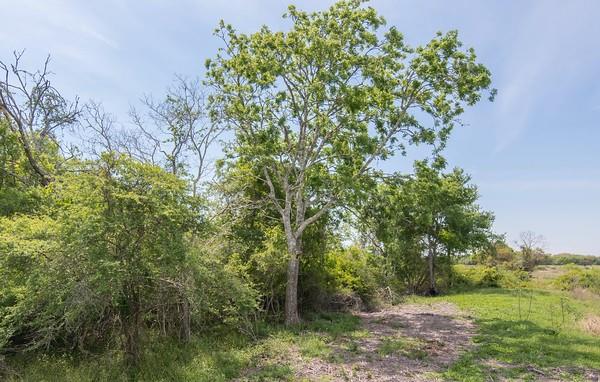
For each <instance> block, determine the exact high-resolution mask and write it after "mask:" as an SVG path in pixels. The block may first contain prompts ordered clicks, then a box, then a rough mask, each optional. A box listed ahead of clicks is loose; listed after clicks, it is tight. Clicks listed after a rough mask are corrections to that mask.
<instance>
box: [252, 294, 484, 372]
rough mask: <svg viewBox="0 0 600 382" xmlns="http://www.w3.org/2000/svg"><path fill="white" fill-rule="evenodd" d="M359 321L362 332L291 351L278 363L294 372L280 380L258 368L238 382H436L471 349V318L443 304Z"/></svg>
mask: <svg viewBox="0 0 600 382" xmlns="http://www.w3.org/2000/svg"><path fill="white" fill-rule="evenodd" d="M359 317H360V320H361V322H360V328H361V330H359V331H355V332H353V333H351V334H347V335H342V336H339V337H337V338H335V339H332V340H330V341H327V340H325V341H324V342H321V343H319V341H320V339H319V338H315V339H313V340H312V341H313V342H312V343H311V342H310V341H308V342H305V343H300V344H298V346H292V347H290V349H289V351H288V352H287V353H288V354H287V355H286V356H285V357H283V359H281V360H279V361H278V362H277V363H279V364H280V365H281V363H280V362H282V361H284V360H285V361H287V362H288V365H289V366H290V367H291V369H290V370H293V372H292V374H288V373H285V372H283V371H282V370H280V371H282V373H281V376H280V378H277V376H276V375H272V376H270V377H267V376H265V377H261V378H256V372H257V370H259V369H257V370H252V371H249V372H248V373H246V375H245V376H244V377H242V378H241V379H240V380H241V381H243V380H277V379H289V380H300V381H437V380H439V379H438V377H436V376H435V374H436V372H440V371H443V370H445V369H446V368H447V367H448V366H449V365H450V364H452V363H454V362H455V361H456V360H457V359H458V358H459V356H460V354H461V353H462V352H464V351H466V350H467V349H468V348H470V347H471V346H472V342H471V338H472V336H473V335H474V334H475V325H474V324H473V322H472V320H471V319H470V318H469V317H467V316H465V315H464V314H463V313H461V312H460V311H459V310H458V309H457V308H456V306H454V305H453V304H450V303H445V302H440V303H436V304H426V305H423V304H406V305H402V306H398V307H394V308H391V309H387V310H384V311H380V312H373V313H361V314H359ZM323 345H325V346H326V347H323ZM273 366H274V365H273V364H271V365H270V366H269V367H271V368H272V367H273ZM262 373H263V374H262V375H264V370H263V371H262Z"/></svg>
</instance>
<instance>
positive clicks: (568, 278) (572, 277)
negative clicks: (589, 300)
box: [554, 266, 600, 295]
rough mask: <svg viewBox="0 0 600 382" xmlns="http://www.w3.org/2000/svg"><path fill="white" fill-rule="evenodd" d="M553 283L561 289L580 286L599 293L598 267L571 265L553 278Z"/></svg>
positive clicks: (573, 288) (599, 271)
mask: <svg viewBox="0 0 600 382" xmlns="http://www.w3.org/2000/svg"><path fill="white" fill-rule="evenodd" d="M554 285H555V286H556V287H557V288H559V289H561V290H568V291H572V290H575V289H577V288H580V289H587V290H589V291H591V292H593V293H596V294H598V295H600V269H597V268H596V269H594V268H580V267H574V266H571V267H569V268H567V272H566V273H565V274H563V275H560V276H558V277H557V278H556V279H555V280H554Z"/></svg>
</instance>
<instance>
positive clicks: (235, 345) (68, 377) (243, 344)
mask: <svg viewBox="0 0 600 382" xmlns="http://www.w3.org/2000/svg"><path fill="white" fill-rule="evenodd" d="M358 327H359V319H358V318H357V317H355V316H352V315H350V314H321V315H318V316H314V317H311V319H310V320H309V321H307V322H306V323H303V324H301V325H298V326H297V327H295V328H293V329H286V328H284V327H283V326H280V325H262V326H261V327H259V328H258V337H259V338H258V339H257V340H251V339H249V338H247V337H245V336H242V335H239V334H234V333H231V332H220V333H213V334H210V335H207V334H205V335H203V336H200V337H195V338H193V339H192V340H191V341H190V342H189V343H188V344H180V343H177V342H175V341H169V340H165V339H159V338H155V339H154V340H152V341H148V342H149V343H150V345H149V346H148V348H147V350H146V352H145V354H144V356H143V358H142V362H141V364H140V367H139V368H138V370H137V371H131V370H127V369H126V368H125V367H124V366H123V360H122V356H121V355H119V354H118V353H103V354H101V355H90V356H87V357H74V356H71V355H68V354H65V355H54V356H48V355H39V354H35V353H31V354H28V355H22V356H19V357H17V358H10V359H8V360H7V361H8V367H9V375H8V377H7V378H8V380H9V381H61V382H62V381H65V382H71V381H72V382H83V381H111V382H112V381H115V382H116V381H131V380H135V381H194V382H203V381H207V382H219V381H229V380H232V379H234V378H236V377H239V376H240V375H241V374H243V371H245V370H252V369H254V372H252V373H249V374H248V376H247V377H244V380H248V381H271V380H273V381H284V380H291V379H292V376H293V369H292V368H291V367H290V366H289V365H287V364H286V362H287V361H286V358H287V356H289V352H290V349H291V346H292V345H294V346H296V347H298V348H299V349H301V352H302V353H304V354H306V355H307V356H315V357H317V356H318V357H327V355H328V354H330V352H331V350H330V349H329V347H328V346H327V345H326V343H328V342H330V341H332V340H334V339H336V338H338V337H339V336H351V335H352V333H353V332H355V331H356V332H357V333H358V334H357V335H360V331H359V330H358Z"/></svg>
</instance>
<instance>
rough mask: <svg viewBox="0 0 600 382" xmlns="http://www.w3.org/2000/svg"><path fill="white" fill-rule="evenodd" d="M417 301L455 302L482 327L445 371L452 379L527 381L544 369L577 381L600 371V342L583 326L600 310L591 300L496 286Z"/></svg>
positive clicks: (555, 293)
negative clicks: (583, 321) (468, 347)
mask: <svg viewBox="0 0 600 382" xmlns="http://www.w3.org/2000/svg"><path fill="white" fill-rule="evenodd" d="M416 300H417V301H419V302H435V301H449V302H452V303H455V304H457V305H458V306H459V307H460V308H462V309H464V310H466V311H468V312H470V313H471V314H472V315H473V316H474V317H475V319H476V322H477V323H478V325H479V332H478V335H477V336H476V337H475V339H474V340H475V342H476V343H477V346H476V348H475V349H474V350H473V351H471V352H469V353H467V354H465V355H464V356H463V357H462V358H461V359H460V360H459V361H458V362H457V363H456V364H454V365H453V366H452V367H451V368H450V369H449V370H448V371H447V372H446V373H444V377H446V378H448V379H450V380H459V381H481V380H484V379H485V378H489V377H490V376H493V375H494V374H495V373H499V374H501V376H502V377H505V378H520V379H525V380H527V379H531V378H534V377H535V376H536V374H539V372H540V370H546V371H548V370H556V373H560V372H566V373H567V374H568V375H569V376H568V378H566V380H571V379H573V380H577V378H579V377H578V374H579V375H580V377H582V373H583V372H584V371H585V370H589V369H594V370H600V338H599V337H597V336H593V335H591V334H587V333H584V332H583V331H582V330H581V328H580V325H579V321H580V320H581V319H582V318H583V317H584V316H585V315H586V314H590V313H593V312H596V313H597V311H598V309H600V307H598V306H594V305H593V304H590V303H589V302H587V301H579V300H575V299H572V298H570V297H568V295H566V294H564V293H559V292H554V291H542V290H507V289H498V288H490V289H482V290H475V291H470V292H463V293H460V294H454V295H447V296H442V297H436V298H428V299H423V298H417V299H416ZM559 370H561V371H559Z"/></svg>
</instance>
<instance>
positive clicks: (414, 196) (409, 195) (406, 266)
mask: <svg viewBox="0 0 600 382" xmlns="http://www.w3.org/2000/svg"><path fill="white" fill-rule="evenodd" d="M440 170H441V169H440V165H439V164H434V165H433V166H429V165H427V164H426V163H424V162H417V163H416V164H415V175H414V176H400V175H396V176H394V177H391V178H388V179H385V180H384V181H383V182H382V183H381V184H380V185H379V188H378V190H377V193H375V194H374V195H373V198H372V200H371V201H370V202H369V203H368V204H367V205H366V206H364V207H363V210H364V215H365V216H366V217H367V222H368V223H367V224H368V225H370V226H367V229H371V230H372V231H373V232H374V236H375V238H376V240H377V241H378V242H379V243H380V245H377V249H379V250H380V252H382V254H383V256H384V257H385V258H386V259H387V261H388V262H389V269H390V270H391V271H392V272H393V275H394V276H395V277H397V278H398V279H400V280H402V283H403V284H404V286H405V288H406V289H408V290H409V291H410V292H417V291H420V290H422V288H423V286H424V282H425V280H426V278H427V277H428V278H429V286H428V288H430V289H433V290H435V279H436V276H435V272H439V273H441V274H448V273H449V266H450V265H451V261H452V259H451V257H452V255H456V254H461V253H464V252H467V251H472V250H476V249H478V248H481V247H484V246H486V245H487V242H488V239H489V238H490V237H491V236H492V234H491V224H492V221H493V215H492V214H491V213H489V212H485V211H481V210H480V208H479V206H478V205H477V204H476V201H477V199H478V193H477V188H476V187H475V186H473V185H471V184H469V182H470V178H469V176H467V175H466V174H464V172H463V171H462V170H459V169H455V170H454V171H452V172H449V173H442V172H441V171H440ZM427 271H429V272H427Z"/></svg>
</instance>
